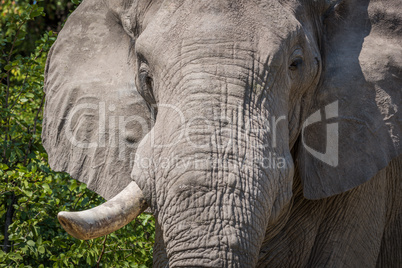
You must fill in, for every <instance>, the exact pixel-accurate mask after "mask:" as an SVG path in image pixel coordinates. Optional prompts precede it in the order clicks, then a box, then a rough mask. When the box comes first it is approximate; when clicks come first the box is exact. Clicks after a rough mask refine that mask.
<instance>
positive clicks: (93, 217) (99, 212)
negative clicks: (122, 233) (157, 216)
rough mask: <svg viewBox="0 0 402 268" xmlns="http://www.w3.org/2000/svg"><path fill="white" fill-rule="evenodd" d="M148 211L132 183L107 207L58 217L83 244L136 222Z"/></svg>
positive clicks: (135, 185) (64, 212)
mask: <svg viewBox="0 0 402 268" xmlns="http://www.w3.org/2000/svg"><path fill="white" fill-rule="evenodd" d="M147 207H148V205H147V203H146V201H145V198H144V195H143V193H142V191H141V189H140V188H139V187H138V185H137V184H136V183H135V182H131V183H130V184H129V185H128V186H127V187H126V188H125V189H124V190H123V191H121V192H120V193H119V194H118V195H116V196H115V197H114V198H112V199H111V200H109V201H107V202H106V203H104V204H102V205H100V206H98V207H95V208H92V209H88V210H85V211H80V212H66V211H62V212H60V213H59V214H58V215H57V218H58V220H59V222H60V224H61V226H62V227H63V228H64V229H65V230H66V231H67V232H68V233H69V234H70V235H72V236H73V237H75V238H77V239H82V240H88V239H94V238H97V237H101V236H104V235H107V234H110V233H112V232H114V231H116V230H118V229H120V228H122V227H123V226H125V225H126V224H128V223H130V222H131V221H132V220H134V219H135V218H136V217H137V216H138V215H140V214H141V213H142V212H143V211H144V210H145V209H146V208H147Z"/></svg>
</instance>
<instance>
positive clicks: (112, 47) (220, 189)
mask: <svg viewBox="0 0 402 268" xmlns="http://www.w3.org/2000/svg"><path fill="white" fill-rule="evenodd" d="M401 9H402V4H401V2H400V1H396V0H390V1H371V2H369V1H366V0H361V1H353V0H351V1H333V2H331V1H321V0H317V1H312V0H311V1H302V0H293V1H291V0H289V1H287V0H283V1H269V0H213V1H212V0H211V1H210V0H203V1H183V0H164V1H163V0H154V1H152V0H143V1H137V0H132V1H124V0H110V1H106V0H104V1H99V0H84V2H83V3H82V4H81V5H80V6H79V8H78V9H77V10H76V11H75V12H74V13H73V14H72V15H71V17H70V18H69V20H68V21H67V23H66V25H65V27H64V29H63V30H62V31H61V32H60V34H59V37H58V39H57V41H56V43H55V45H54V46H53V48H52V51H51V53H50V55H49V59H48V64H47V69H46V81H45V91H46V94H47V104H46V108H45V120H44V130H43V142H44V145H45V146H46V149H47V151H48V153H49V159H50V164H51V166H52V168H53V169H55V170H61V171H67V172H69V173H70V174H71V175H72V176H73V178H75V179H78V180H80V181H83V182H85V183H87V184H88V186H89V187H90V188H91V189H93V190H94V191H96V192H97V193H99V194H101V195H102V196H104V197H105V198H107V199H110V198H111V197H113V196H115V195H116V194H117V193H118V192H119V191H121V190H122V189H123V188H124V187H125V186H126V185H127V184H128V183H129V182H130V174H131V178H132V180H134V181H135V182H136V183H137V184H138V186H139V187H140V188H141V189H142V191H143V193H144V195H145V197H146V200H147V203H148V205H149V206H150V208H151V210H152V211H153V213H154V215H155V217H156V219H157V234H156V236H157V241H156V244H155V251H154V266H155V267H166V265H168V266H169V267H254V266H257V267H376V266H378V267H400V265H401V260H402V252H401V248H402V209H401V208H402V191H401V188H402V187H401V180H400V178H401V177H402V174H401V157H398V155H400V153H401V141H400V139H401V133H402V132H401V112H400V110H401V108H402V106H401V88H402V78H401V77H402V71H401V70H402V48H401V43H402V38H401V37H402V26H401V21H402V15H401V13H400V10H401ZM335 101H338V103H337V105H338V113H339V116H338V117H337V118H333V119H330V120H329V121H328V124H329V123H337V124H338V129H339V146H338V147H339V160H338V164H337V165H336V166H334V165H329V164H326V163H324V162H322V161H321V160H319V159H317V158H316V157H314V156H313V155H312V154H311V153H310V152H308V151H307V150H306V149H305V146H303V145H302V142H303V141H304V142H305V143H306V144H308V146H309V147H310V148H315V149H316V150H317V151H319V152H321V153H325V150H326V149H325V148H326V143H327V140H328V142H332V141H330V140H329V139H326V135H327V134H326V130H325V129H326V124H324V123H325V122H324V123H316V124H311V125H310V126H309V127H307V128H306V129H305V130H304V136H303V137H302V126H303V122H305V120H306V118H307V117H309V116H310V115H311V114H313V113H314V112H315V111H317V110H320V109H321V111H322V112H321V114H322V115H323V118H324V112H323V111H324V109H325V107H326V106H327V105H329V104H331V103H334V102H335ZM151 104H156V105H157V106H158V107H157V108H155V105H153V106H152V105H151ZM171 105H173V106H174V107H175V109H173V108H172V107H173V106H171ZM149 107H153V108H149ZM178 111H180V113H181V114H180V113H179V112H178ZM281 116H284V118H285V119H282V120H280V121H278V123H277V124H276V129H275V134H274V130H273V126H272V125H271V126H267V120H269V121H270V120H271V119H272V117H275V118H276V119H278V118H279V117H281ZM331 120H332V121H331ZM269 121H268V122H269ZM151 127H152V130H153V132H152V135H151V132H150V130H151ZM184 128H185V129H186V131H187V136H186V137H187V139H186V138H182V139H179V137H180V131H181V130H182V129H184ZM250 129H251V131H250ZM273 139H276V146H275V145H274V144H273ZM155 144H156V145H158V144H165V145H166V144H174V145H173V146H165V147H163V146H155ZM264 144H265V145H268V146H262V145H264ZM138 145H139V146H138ZM137 148H138V149H137ZM270 153H271V155H273V154H275V155H276V156H277V157H279V156H280V157H282V158H283V159H284V160H285V165H284V166H281V167H275V168H272V167H271V168H269V167H266V166H264V165H262V164H261V162H260V161H259V159H263V158H264V157H265V158H267V157H268V156H269V154H270ZM134 157H135V161H133V160H134ZM168 158H169V159H172V158H176V159H180V160H182V161H187V160H188V161H189V163H196V162H197V161H198V162H197V163H202V164H201V165H198V166H197V165H193V166H191V167H190V168H187V169H184V168H183V167H179V166H178V164H176V165H175V164H172V165H171V166H170V167H169V168H168V169H167V168H163V167H161V166H160V165H159V166H158V165H156V164H152V165H148V167H144V165H142V164H139V163H141V161H140V160H142V159H146V160H150V159H151V160H154V162H157V161H158V160H161V159H168ZM196 160H197V161H196ZM208 163H210V164H208Z"/></svg>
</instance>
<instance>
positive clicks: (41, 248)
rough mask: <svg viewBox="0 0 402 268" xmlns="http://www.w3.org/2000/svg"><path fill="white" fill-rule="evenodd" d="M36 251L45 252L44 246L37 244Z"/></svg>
mask: <svg viewBox="0 0 402 268" xmlns="http://www.w3.org/2000/svg"><path fill="white" fill-rule="evenodd" d="M38 252H39V253H40V254H44V253H45V247H44V246H39V247H38Z"/></svg>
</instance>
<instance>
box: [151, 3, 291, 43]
mask: <svg viewBox="0 0 402 268" xmlns="http://www.w3.org/2000/svg"><path fill="white" fill-rule="evenodd" d="M152 24H153V27H151V28H152V30H153V32H154V34H155V35H157V36H164V35H165V36H166V37H167V39H168V40H167V41H169V40H170V41H172V40H177V41H179V40H183V39H186V38H187V37H190V36H191V37H193V36H194V35H197V36H199V38H205V37H209V38H213V39H217V40H219V39H226V40H247V41H250V40H254V41H255V39H256V37H257V36H261V33H262V32H264V33H266V32H272V35H271V36H270V38H275V37H276V38H282V39H283V38H285V37H286V36H287V33H288V32H289V31H294V30H295V29H296V28H297V25H298V22H297V20H296V19H295V18H294V14H293V12H292V9H290V8H285V7H284V6H282V4H280V3H279V2H277V1H246V0H239V1H233V0H232V1H230V0H220V1H210V0H205V1H177V0H166V1H164V3H163V4H162V5H161V7H160V9H159V12H158V13H157V14H156V16H155V17H154V20H153V22H152V23H151V25H152ZM155 28H158V30H155ZM165 41H166V40H165Z"/></svg>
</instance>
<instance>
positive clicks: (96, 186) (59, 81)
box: [42, 0, 151, 199]
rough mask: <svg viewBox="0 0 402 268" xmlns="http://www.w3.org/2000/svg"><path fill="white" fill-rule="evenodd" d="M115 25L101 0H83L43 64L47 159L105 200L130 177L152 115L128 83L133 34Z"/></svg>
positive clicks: (131, 79)
mask: <svg viewBox="0 0 402 268" xmlns="http://www.w3.org/2000/svg"><path fill="white" fill-rule="evenodd" d="M115 2H116V1H115ZM115 4H116V3H115ZM116 5H117V4H116ZM122 24H124V23H121V20H120V18H119V15H118V14H117V12H115V11H113V10H111V9H110V8H109V7H108V3H107V1H98V0H85V1H84V2H83V3H82V4H81V5H80V6H79V7H78V8H77V9H76V11H75V12H74V13H73V14H72V15H71V16H70V17H69V19H68V21H67V22H66V24H65V26H64V28H63V30H62V31H61V32H60V34H59V36H58V38H57V41H56V42H55V44H54V45H53V47H52V48H51V51H50V54H49V57H48V61H47V67H46V70H45V86H44V90H45V92H46V105H45V112H44V121H43V131H42V140H43V145H44V147H45V149H46V151H47V152H48V154H49V164H50V166H51V168H52V169H54V170H55V171H65V172H68V173H69V174H70V175H71V176H72V177H73V178H74V179H77V180H79V181H81V182H84V183H86V184H87V185H88V188H89V189H91V190H93V191H95V192H96V193H98V194H100V195H101V196H103V197H104V198H106V199H110V198H112V197H113V196H115V195H116V194H117V193H119V192H120V191H121V190H122V189H124V187H125V186H127V185H128V184H129V182H130V181H131V178H130V173H131V168H132V166H133V163H132V160H133V159H134V154H135V151H136V146H137V145H138V143H139V142H140V141H141V139H142V137H143V136H144V135H145V134H146V133H147V132H148V130H149V127H150V118H151V115H150V112H149V109H148V107H147V105H146V103H145V101H144V100H143V98H142V97H141V96H140V95H139V94H138V92H137V90H136V87H135V72H134V71H135V70H136V69H137V68H136V63H135V62H134V61H133V60H130V51H132V50H133V39H132V38H130V36H129V33H127V31H125V30H124V29H123V26H122Z"/></svg>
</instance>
